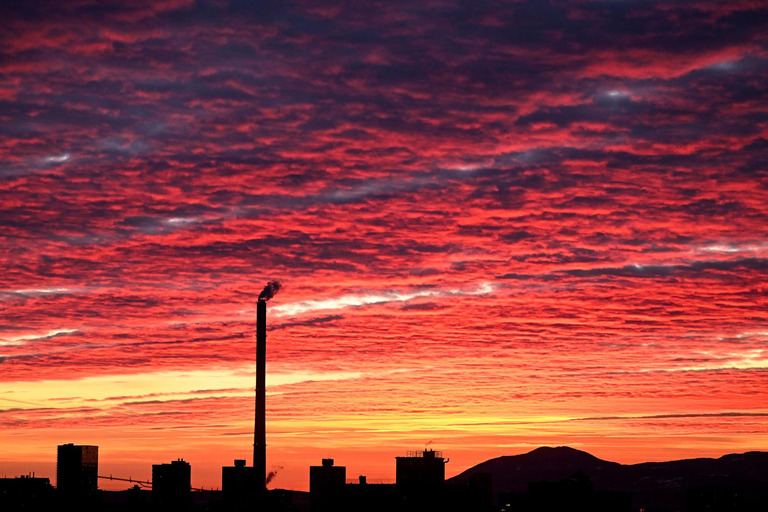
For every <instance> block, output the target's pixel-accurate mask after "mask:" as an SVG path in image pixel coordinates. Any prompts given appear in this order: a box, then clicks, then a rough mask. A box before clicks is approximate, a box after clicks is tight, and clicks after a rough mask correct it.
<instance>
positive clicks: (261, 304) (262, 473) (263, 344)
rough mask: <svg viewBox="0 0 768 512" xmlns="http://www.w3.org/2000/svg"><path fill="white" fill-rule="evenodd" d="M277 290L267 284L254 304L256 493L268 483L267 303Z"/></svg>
mask: <svg viewBox="0 0 768 512" xmlns="http://www.w3.org/2000/svg"><path fill="white" fill-rule="evenodd" d="M279 289H280V282H279V281H270V282H268V283H267V285H266V286H265V287H264V289H263V290H262V291H261V293H260V294H259V300H258V302H257V303H256V418H255V420H254V426H253V472H254V478H255V479H256V489H257V490H258V491H266V489H267V484H268V483H269V482H268V481H267V415H266V377H267V301H268V300H269V299H271V298H272V297H273V296H274V295H275V294H276V293H277V291H278V290H279ZM273 476H274V475H273ZM270 480H271V478H270Z"/></svg>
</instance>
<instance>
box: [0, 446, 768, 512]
mask: <svg viewBox="0 0 768 512" xmlns="http://www.w3.org/2000/svg"><path fill="white" fill-rule="evenodd" d="M66 446H67V445H65V447H66ZM396 459H397V468H396V469H397V478H396V480H397V483H395V484H375V483H367V482H366V481H365V478H364V477H360V480H359V481H357V482H356V483H348V482H347V481H346V468H345V467H344V466H336V465H334V461H333V460H332V459H325V460H323V464H322V465H321V466H312V467H311V468H310V492H308V493H307V492H301V491H289V490H284V489H273V490H269V491H264V493H262V494H259V493H261V492H262V491H260V490H258V489H255V490H254V489H251V487H253V485H250V482H251V480H250V479H248V480H246V481H243V482H240V483H241V484H246V485H245V486H243V485H239V486H238V485H236V486H234V487H233V486H232V484H231V483H230V484H229V488H230V489H235V490H236V492H234V493H233V492H232V491H231V490H230V491H229V492H228V491H227V485H225V486H224V488H223V489H224V490H222V491H202V490H193V489H191V488H190V486H189V480H188V479H186V478H185V479H183V484H182V485H181V487H184V488H183V489H179V486H178V485H177V484H178V483H179V482H178V481H176V480H174V481H172V482H169V480H168V479H169V478H171V477H174V475H178V474H179V472H178V470H179V469H184V472H183V474H184V475H187V476H188V472H189V465H188V464H187V463H185V462H183V461H181V460H179V461H176V462H175V463H172V464H171V465H158V466H155V467H154V468H153V482H141V483H143V484H147V483H149V484H152V485H153V489H152V490H149V489H146V488H142V487H140V486H139V485H134V486H133V487H131V488H129V489H126V490H124V491H104V490H98V489H97V490H95V492H85V493H77V492H75V493H72V492H65V489H63V488H61V487H60V488H54V487H53V486H51V484H50V481H49V479H47V478H35V477H33V476H23V477H17V478H2V479H0V511H5V510H8V511H16V510H19V511H50V510H56V509H68V508H73V509H76V510H81V511H99V512H100V511H110V512H111V511H116V512H120V511H125V512H132V511H137V512H152V511H180V512H181V511H185V512H198V511H200V512H202V511H212V512H216V511H219V512H228V511H245V510H248V511H256V512H353V511H355V512H357V511H370V512H390V511H392V512H416V511H419V512H421V511H424V512H432V511H435V512H438V511H456V512H459V511H461V512H550V511H551V512H560V511H563V512H565V511H568V512H573V511H575V512H765V511H766V510H768V453H766V452H747V453H742V454H731V455H725V456H723V457H720V458H718V459H709V458H701V459H688V460H678V461H671V462H646V463H642V464H630V465H623V464H618V463H616V462H610V461H605V460H601V459H598V458H597V457H594V456H593V455H590V454H589V453H586V452H583V451H579V450H576V449H573V448H569V447H564V446H563V447H557V448H550V447H543V448H537V449H535V450H533V451H531V452H529V453H525V454H522V455H513V456H503V457H497V458H495V459H490V460H487V461H485V462H482V463H480V464H478V465H476V466H474V467H472V468H469V469H467V470H466V471H464V472H462V473H461V474H459V475H456V476H455V477H453V478H449V479H447V480H446V479H445V476H444V459H443V458H442V454H441V453H440V452H434V451H432V450H424V451H423V452H419V453H415V452H414V453H409V455H408V456H405V457H396ZM174 464H175V466H174ZM224 469H225V470H235V472H237V470H238V469H251V468H244V467H243V466H240V467H238V466H236V467H234V468H224ZM59 476H60V478H61V476H62V475H59ZM174 478H175V477H174ZM156 479H157V480H158V481H157V482H155V480H156ZM164 479H165V486H164V487H161V486H160V485H159V484H160V483H162V481H163V480H164ZM91 483H92V482H88V485H91ZM169 483H170V485H169ZM91 488H95V487H91ZM162 489H165V491H162ZM161 491H162V492H161Z"/></svg>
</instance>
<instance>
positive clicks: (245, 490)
mask: <svg viewBox="0 0 768 512" xmlns="http://www.w3.org/2000/svg"><path fill="white" fill-rule="evenodd" d="M254 474H255V471H254V468H253V466H246V465H245V460H242V459H236V460H235V465H234V466H224V467H222V468H221V491H222V494H223V495H224V503H225V504H226V505H227V507H229V508H230V509H237V510H241V509H245V508H252V507H253V505H254V504H255V500H256V486H255V485H254V482H256V477H255V476H254Z"/></svg>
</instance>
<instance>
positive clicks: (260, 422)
mask: <svg viewBox="0 0 768 512" xmlns="http://www.w3.org/2000/svg"><path fill="white" fill-rule="evenodd" d="M266 373H267V301H266V299H262V298H260V299H259V301H258V302H257V305H256V419H255V422H254V428H253V472H254V477H255V479H256V489H257V490H258V491H262V490H266V485H267V484H266V481H267V417H266V411H265V408H266V399H265V397H266Z"/></svg>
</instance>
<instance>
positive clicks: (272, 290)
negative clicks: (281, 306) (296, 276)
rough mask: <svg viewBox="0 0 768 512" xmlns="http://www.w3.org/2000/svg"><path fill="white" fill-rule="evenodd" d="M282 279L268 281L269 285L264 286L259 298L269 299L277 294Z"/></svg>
mask: <svg viewBox="0 0 768 512" xmlns="http://www.w3.org/2000/svg"><path fill="white" fill-rule="evenodd" d="M280 286H281V285H280V281H270V282H268V283H267V285H266V286H265V287H264V289H263V290H261V293H260V294H259V300H269V299H271V298H272V297H274V296H275V294H276V293H277V291H278V290H279V289H280Z"/></svg>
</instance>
